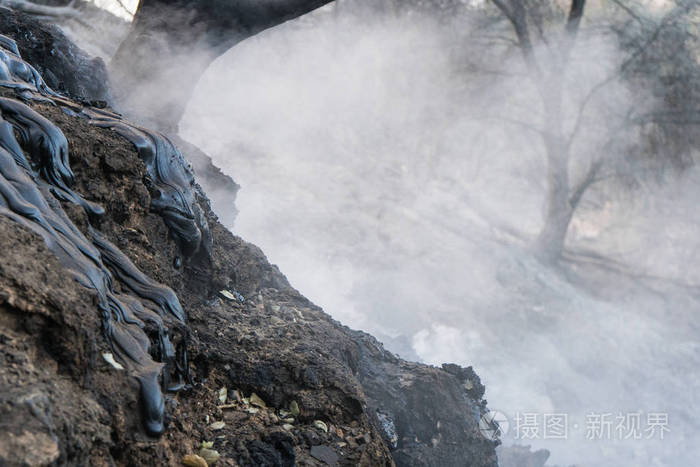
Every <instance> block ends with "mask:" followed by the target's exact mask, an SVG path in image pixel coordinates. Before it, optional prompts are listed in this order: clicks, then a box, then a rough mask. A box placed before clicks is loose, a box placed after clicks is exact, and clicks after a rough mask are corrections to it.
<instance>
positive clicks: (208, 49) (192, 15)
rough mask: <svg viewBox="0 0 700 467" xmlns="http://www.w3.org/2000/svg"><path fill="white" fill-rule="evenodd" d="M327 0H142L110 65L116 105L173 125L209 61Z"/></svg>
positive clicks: (144, 118)
mask: <svg viewBox="0 0 700 467" xmlns="http://www.w3.org/2000/svg"><path fill="white" fill-rule="evenodd" d="M330 1H331V0H238V1H230V0H141V2H140V3H139V7H138V10H137V11H136V15H135V16H134V23H133V26H132V29H131V31H130V33H129V35H128V36H127V38H126V39H125V40H124V42H122V44H121V45H120V46H119V49H118V50H117V53H116V54H115V56H114V58H113V59H112V62H111V64H110V71H111V77H112V81H113V82H112V88H113V90H114V93H115V98H116V101H117V104H118V105H119V106H120V107H121V108H122V110H124V111H126V112H127V113H129V114H130V115H132V116H134V117H136V118H139V119H140V120H142V121H145V122H148V123H149V124H151V125H154V126H156V127H159V128H161V129H163V130H174V129H176V127H177V123H178V122H179V121H180V118H181V117H182V114H183V113H184V110H185V106H186V105H187V102H188V101H189V99H190V97H191V95H192V92H193V91H194V87H195V85H196V84H197V81H198V80H199V78H200V76H201V75H202V73H204V70H205V69H206V68H207V67H208V66H209V65H210V64H211V62H212V61H213V60H214V59H215V58H216V57H218V56H219V55H221V54H223V53H224V52H225V51H226V50H228V49H230V48H231V47H233V46H234V45H236V44H237V43H239V42H241V41H242V40H244V39H247V38H248V37H251V36H253V35H255V34H257V33H259V32H260V31H263V30H265V29H268V28H271V27H273V26H276V25H278V24H281V23H283V22H285V21H287V20H290V19H293V18H296V17H298V16H301V15H303V14H305V13H308V12H310V11H312V10H315V9H316V8H319V7H321V6H323V5H325V4H326V3H330Z"/></svg>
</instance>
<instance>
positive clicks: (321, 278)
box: [181, 12, 700, 466]
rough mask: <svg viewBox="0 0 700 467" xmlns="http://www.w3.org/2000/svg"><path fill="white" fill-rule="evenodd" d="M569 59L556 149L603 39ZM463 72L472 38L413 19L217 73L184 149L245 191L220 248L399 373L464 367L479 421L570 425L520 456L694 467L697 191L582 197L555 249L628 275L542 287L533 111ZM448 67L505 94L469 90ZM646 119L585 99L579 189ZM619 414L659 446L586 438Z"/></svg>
mask: <svg viewBox="0 0 700 467" xmlns="http://www.w3.org/2000/svg"><path fill="white" fill-rule="evenodd" d="M582 44H583V45H582V46H581V47H580V48H579V49H577V50H576V53H575V54H573V56H572V57H573V58H572V60H573V63H572V70H573V71H572V74H573V75H574V76H575V79H576V82H577V85H578V86H580V87H577V88H573V89H575V90H576V91H575V92H570V93H569V94H568V96H569V97H568V98H567V101H566V106H567V109H568V113H567V115H568V117H567V119H566V121H565V125H566V126H567V127H568V128H570V127H571V126H572V125H573V122H574V120H575V116H576V111H575V110H576V109H578V106H579V104H580V102H581V99H582V98H584V97H585V94H586V92H587V90H589V89H590V88H591V86H592V85H593V84H595V83H597V82H599V81H600V80H601V79H604V78H605V77H606V76H607V75H608V73H610V72H611V70H612V69H613V66H614V63H615V60H616V58H615V53H616V52H615V50H614V47H613V45H614V44H613V42H612V40H611V39H610V38H605V37H591V38H589V39H584V40H582ZM455 51H457V52H458V53H455ZM460 51H461V52H460ZM448 52H449V53H448ZM480 52H481V53H482V54H483V49H481V46H480V45H479V43H478V41H477V40H476V39H474V42H472V43H465V44H464V45H462V44H460V43H455V39H454V35H452V34H448V33H447V31H445V30H443V29H441V28H440V27H438V26H436V25H435V24H433V23H430V22H423V21H419V20H417V19H415V18H414V19H411V20H407V19H403V20H394V19H376V20H372V21H368V20H366V19H365V20H362V21H360V20H348V19H343V20H337V19H335V18H334V16H333V15H332V14H330V13H329V12H322V13H320V14H316V16H315V17H313V18H312V20H308V19H306V20H302V21H300V22H294V23H291V24H286V25H284V26H282V27H279V28H276V29H274V30H270V31H267V32H265V33H263V34H261V35H259V36H256V37H254V38H252V39H249V40H247V41H245V42H244V43H241V44H240V45H238V46H236V47H235V48H234V49H232V50H231V51H229V52H228V53H227V54H226V55H225V56H223V57H221V58H220V59H219V60H218V61H217V62H215V63H214V65H213V66H212V67H211V69H210V70H209V71H208V72H207V73H206V75H205V76H204V77H203V78H202V80H201V82H200V84H199V86H198V89H197V91H196V92H195V95H194V97H193V99H192V101H191V104H190V107H189V109H188V112H187V114H186V116H185V118H184V120H183V122H182V124H181V129H182V130H181V131H182V135H183V136H184V137H185V138H186V139H188V140H190V141H192V142H193V143H195V144H197V145H198V146H200V147H201V148H203V149H204V150H205V151H206V152H208V153H209V154H211V155H212V156H213V158H214V162H215V163H216V164H217V165H218V166H220V167H221V168H222V169H223V170H224V172H226V173H228V174H230V175H231V176H232V177H233V178H234V179H235V180H236V181H237V182H238V183H239V184H240V185H241V186H242V189H241V191H240V193H239V196H238V201H237V207H238V208H239V210H240V213H239V215H238V219H237V221H236V225H234V226H230V227H232V229H233V230H234V232H235V233H237V234H239V235H241V236H242V237H243V238H245V239H246V240H248V241H251V242H253V243H255V244H257V245H259V246H260V247H261V248H262V249H263V250H264V251H265V252H266V254H267V255H268V257H269V258H270V260H271V261H272V262H274V263H276V264H278V265H279V267H280V269H281V270H282V272H283V273H284V274H286V275H287V277H288V278H289V279H290V281H291V283H292V284H293V285H294V286H295V287H296V288H298V289H299V290H300V291H301V292H302V293H304V294H305V295H306V296H308V297H309V298H310V299H312V300H313V301H314V302H316V303H318V304H319V305H321V306H323V307H324V309H325V310H326V311H327V312H328V313H330V314H331V315H333V316H334V317H335V318H336V319H339V320H340V321H342V322H343V323H344V324H347V325H349V326H351V327H355V328H361V329H363V330H366V331H368V332H371V333H373V334H375V335H377V336H378V337H379V338H380V339H381V340H383V341H384V342H385V343H386V344H387V346H388V347H389V348H390V349H392V350H394V351H396V352H399V353H401V354H402V355H403V356H407V357H409V358H420V359H422V360H423V361H425V362H428V363H434V364H438V363H442V362H456V363H460V364H463V365H473V366H474V368H475V370H476V371H477V373H478V374H479V375H480V376H481V377H482V380H483V381H484V383H485V384H486V388H487V392H486V397H487V399H488V401H489V406H490V407H491V408H492V409H496V410H499V411H501V412H504V413H505V414H507V415H508V416H513V415H514V414H515V413H516V412H536V413H539V414H543V413H555V412H557V413H566V414H568V417H569V422H570V424H571V425H574V424H577V425H578V429H574V428H573V426H572V427H571V428H570V432H569V439H568V440H543V439H541V436H540V439H538V440H523V441H520V442H521V443H522V444H532V445H533V446H534V447H536V448H540V447H545V448H547V449H550V450H551V452H552V457H551V458H550V461H549V462H548V463H549V464H565V465H568V464H573V463H577V464H582V465H595V466H620V465H630V466H632V465H634V466H636V465H660V466H661V465H664V466H672V465H691V464H692V463H693V462H694V459H695V458H696V457H697V456H698V455H699V454H700V451H699V448H698V446H697V444H696V443H691V440H692V439H694V438H695V437H696V436H695V433H696V431H697V429H698V422H697V420H695V419H694V416H695V414H698V413H700V410H699V409H700V407H698V405H699V404H698V396H696V394H698V393H700V377H699V376H700V370H699V368H700V346H699V345H698V343H697V342H698V340H697V337H698V325H697V324H695V322H694V320H693V316H694V315H695V314H696V309H697V307H698V291H697V289H696V288H693V287H686V286H685V285H684V284H692V283H697V282H698V281H700V276H699V275H698V274H700V267H698V266H696V265H697V264H698V260H700V242H699V241H698V239H700V235H698V233H699V232H700V230H699V229H698V227H699V226H700V215H698V213H697V209H696V207H695V203H694V200H695V199H697V198H696V196H697V194H698V186H697V180H699V179H700V175H698V174H696V173H690V174H689V175H687V176H686V178H685V179H684V180H682V181H681V182H678V184H677V185H676V186H675V187H674V188H665V189H658V190H655V191H653V192H650V191H637V192H635V193H634V195H629V196H623V195H618V193H619V190H617V189H616V188H615V185H613V184H608V185H605V186H602V187H600V186H598V187H596V188H595V189H594V190H593V191H591V192H590V193H588V194H587V196H586V202H585V204H584V205H583V206H582V208H581V210H580V211H579V212H578V213H577V215H576V218H575V220H574V222H573V224H572V228H571V237H570V239H569V243H570V245H572V246H575V247H576V248H579V249H581V248H584V247H585V248H588V249H595V251H596V252H597V253H599V254H603V255H608V256H609V257H612V258H614V259H616V260H617V261H619V262H620V263H621V264H625V265H628V267H627V269H625V270H624V271H622V272H621V271H620V269H621V268H623V266H619V267H618V266H616V269H615V268H614V269H610V268H608V267H603V266H601V265H598V264H595V259H594V258H592V257H589V258H588V259H587V260H586V261H585V262H579V263H577V264H578V265H577V266H575V267H574V266H567V267H566V268H564V269H562V270H554V269H550V268H544V267H542V266H541V265H540V264H539V263H537V262H536V261H535V260H533V259H532V258H531V254H530V252H529V251H528V249H527V238H528V237H531V236H533V235H534V234H535V233H536V232H537V230H538V229H539V227H540V225H541V222H542V205H543V196H544V183H545V166H544V162H543V158H542V147H541V144H542V143H541V139H539V136H538V134H537V133H536V131H533V128H531V127H532V126H534V127H537V125H538V122H539V118H540V117H539V104H538V100H537V96H536V95H535V93H534V92H533V91H532V89H530V88H531V87H532V86H531V84H530V83H529V82H528V81H527V78H526V77H525V75H524V74H523V70H522V69H520V67H519V65H518V63H520V61H519V60H518V58H519V57H518V56H517V54H515V52H514V51H510V50H507V49H505V48H502V49H501V50H500V56H497V57H491V56H489V57H481V56H480V55H479V54H480ZM460 53H463V54H466V55H472V56H473V57H475V58H474V61H475V62H477V64H478V65H479V66H481V67H485V66H493V67H494V68H495V69H498V70H501V71H505V72H506V73H505V74H503V73H498V74H493V75H484V74H483V73H482V74H480V75H478V76H479V77H472V78H469V77H468V76H465V74H464V73H461V72H460V70H459V68H458V67H457V65H456V64H457V63H461V62H459V60H458V57H459V55H460ZM482 71H483V70H482ZM646 100H647V99H646V98H645V95H644V93H643V92H642V91H639V90H635V91H633V92H630V91H629V90H627V89H626V88H625V87H624V86H622V85H620V84H614V83H613V84H611V85H610V86H608V87H606V89H605V90H604V91H602V92H601V93H600V95H598V96H597V97H596V98H595V99H593V100H592V103H591V104H590V105H589V107H587V110H586V114H585V115H584V118H583V123H584V124H583V125H582V129H581V132H580V133H579V135H578V137H577V139H576V140H575V144H574V147H573V148H574V149H573V152H574V155H575V157H576V160H577V161H579V162H578V163H577V164H575V165H574V176H575V177H576V176H578V175H580V173H581V172H583V171H584V170H585V168H586V164H587V161H588V160H589V158H590V157H591V155H594V154H598V153H599V151H601V150H602V149H601V147H602V143H604V142H605V140H606V139H607V137H608V136H609V129H610V128H611V127H612V126H614V124H615V123H616V122H618V121H619V119H620V118H622V117H621V115H620V114H622V113H624V112H625V111H626V110H627V109H628V108H629V107H630V106H631V105H632V104H634V105H635V106H637V107H639V106H642V105H646V103H645V102H646ZM629 136H630V135H625V134H620V136H619V137H618V139H622V138H627V137H629ZM612 148H613V149H611V147H608V148H607V149H606V150H608V151H610V154H607V155H606V156H607V157H611V158H613V157H615V153H614V148H615V145H613V146H612ZM214 203H215V206H214V207H215V210H219V211H221V210H224V209H228V206H230V204H227V203H230V201H226V200H222V199H215V200H214ZM606 264H608V265H609V263H606ZM615 264H617V263H615ZM655 277H664V280H660V279H657V278H655ZM668 278H670V279H672V280H666V279H668ZM634 411H641V412H642V413H643V414H644V415H646V414H647V413H648V412H663V413H668V415H669V423H668V428H669V429H670V432H668V433H666V434H665V439H664V440H660V439H658V436H657V437H655V438H654V439H651V440H646V439H641V440H620V441H616V440H614V439H612V440H607V439H603V440H597V441H594V440H587V439H586V436H585V435H586V415H587V414H589V413H591V412H593V413H598V414H601V413H612V414H613V418H614V416H615V415H617V413H618V412H621V413H627V412H634ZM512 423H513V420H512V419H511V428H512ZM613 438H615V436H613ZM505 441H506V444H508V443H512V442H513V440H512V439H511V438H510V436H507V437H506V439H505Z"/></svg>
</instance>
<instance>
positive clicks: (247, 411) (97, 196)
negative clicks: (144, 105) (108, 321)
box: [0, 12, 496, 466]
mask: <svg viewBox="0 0 700 467" xmlns="http://www.w3.org/2000/svg"><path fill="white" fill-rule="evenodd" d="M33 28H39V26H36V25H34V26H32V22H30V21H28V20H26V18H23V17H21V16H19V17H18V16H15V15H14V14H10V13H5V12H3V17H2V20H0V33H1V34H5V35H8V36H10V37H13V38H15V39H16V40H17V42H18V45H19V48H20V52H21V53H22V54H23V55H24V57H25V59H27V60H28V61H29V62H30V63H32V64H33V65H34V66H35V67H36V68H37V69H38V70H40V72H43V73H46V70H51V72H52V73H53V74H54V75H55V76H56V77H59V81H60V82H64V83H71V82H72V81H71V79H70V78H71V77H74V78H75V77H80V76H83V77H85V76H87V77H90V76H97V75H99V74H100V73H102V72H103V69H104V68H103V66H102V65H100V64H99V63H98V62H94V61H90V60H89V59H88V60H87V61H84V60H82V59H80V60H77V61H76V60H74V59H73V58H74V57H79V56H80V54H79V52H75V51H74V52H72V53H71V54H66V53H61V54H58V55H56V54H51V53H50V51H51V50H57V49H56V47H58V46H56V45H55V43H54V42H52V41H54V37H56V36H55V32H50V33H46V31H50V29H46V28H44V29H41V30H39V29H37V30H35V29H33ZM42 28H43V26H42ZM51 44H54V45H51ZM56 56H58V57H59V58H61V57H63V58H62V59H60V60H59V61H54V59H55V57H56ZM72 57H73V58H72ZM90 64H92V65H93V68H91V69H89V70H87V72H86V70H85V69H84V68H83V67H85V66H88V65H90ZM90 70H92V71H90ZM60 77H63V78H60ZM47 81H48V82H49V85H51V82H50V81H49V80H47ZM83 84H85V83H83ZM70 86H72V85H68V84H66V86H65V90H66V91H67V92H68V93H69V94H71V95H72V97H74V98H79V99H82V98H87V99H88V100H92V99H94V98H95V97H96V95H82V96H81V95H80V92H77V91H71V89H69V88H70ZM76 86H77V87H75V88H74V89H80V83H78V84H76ZM88 88H89V86H87V85H86V87H85V89H88ZM58 89H59V90H60V89H61V87H60V86H58ZM0 95H3V96H13V92H12V91H11V90H4V89H2V88H0ZM32 107H33V108H34V110H36V111H37V112H39V113H40V114H42V115H43V116H45V117H46V118H48V119H50V120H51V121H52V122H54V123H55V124H56V125H58V126H59V127H60V128H61V130H62V131H63V133H64V134H65V135H66V137H67V139H68V145H69V150H70V163H71V166H72V169H73V171H74V172H75V178H76V184H75V187H74V188H75V191H76V192H78V193H80V194H81V195H83V196H84V197H85V198H86V199H88V200H89V201H92V202H95V203H98V204H100V205H102V206H103V207H104V208H105V210H106V215H105V216H104V218H103V219H102V220H101V222H100V223H99V225H95V224H93V227H94V228H96V229H97V230H99V231H100V232H101V233H102V234H103V235H104V236H105V237H106V238H107V239H108V240H110V241H111V242H112V243H114V244H115V245H116V246H117V247H119V248H120V249H121V250H122V251H123V252H124V253H125V254H126V255H127V256H128V257H129V258H130V259H131V260H132V261H133V262H134V263H135V264H136V265H137V266H138V267H139V268H140V269H141V270H142V271H143V272H144V273H146V274H148V275H149V276H150V277H152V278H154V279H155V280H157V281H159V282H161V283H163V284H166V285H168V286H169V287H171V288H172V289H173V290H175V292H177V294H178V297H179V299H180V302H181V303H182V305H183V307H184V309H185V310H186V312H187V314H188V315H189V343H188V347H187V348H188V353H189V365H190V372H191V375H192V381H191V384H189V385H188V386H187V387H186V388H185V389H184V390H182V391H180V392H178V393H172V394H168V396H167V400H166V417H167V418H166V424H167V427H166V433H165V435H164V436H163V437H162V438H160V439H153V438H150V437H148V436H147V435H146V434H145V433H144V431H143V428H142V424H141V420H140V410H139V401H138V390H137V382H136V381H135V380H134V379H133V378H126V377H124V373H123V371H124V370H119V369H117V368H115V367H114V366H113V365H111V364H110V363H108V361H106V360H105V359H104V358H103V355H104V354H106V353H109V352H110V349H109V347H108V346H107V343H106V341H105V339H104V338H103V335H102V332H101V329H100V317H99V314H98V312H97V308H96V297H95V296H94V295H93V294H92V293H91V292H90V291H89V290H88V289H86V288H84V287H82V286H81V285H80V284H78V283H77V282H75V281H74V280H73V279H72V278H71V277H70V275H68V274H66V273H65V271H64V270H63V269H62V267H61V265H60V264H59V262H58V261H57V260H56V258H54V257H53V255H52V254H51V252H50V251H49V249H48V248H47V247H46V246H45V245H44V243H43V240H42V239H41V237H39V236H38V235H36V234H34V233H32V232H30V231H28V230H26V229H24V228H23V227H21V226H20V225H19V224H16V223H14V222H12V221H11V220H9V219H7V218H5V217H2V216H0V249H1V251H2V252H3V253H2V261H0V424H1V425H2V429H1V430H0V465H49V464H59V465H97V466H99V465H181V462H182V459H183V458H184V457H185V456H186V455H190V454H199V455H200V456H202V457H205V458H206V457H207V456H208V455H209V459H210V460H211V459H212V458H211V456H210V454H211V452H207V450H209V451H211V450H215V451H217V452H218V454H219V455H220V456H221V457H220V459H219V460H218V462H217V465H267V466H272V465H328V464H331V465H332V464H333V463H337V464H339V465H368V466H379V465H392V464H393V463H394V462H395V463H396V464H397V465H433V466H451V465H455V466H457V465H469V466H495V465H496V455H495V449H494V448H495V445H494V443H493V442H490V441H487V440H486V439H485V438H483V437H481V435H480V433H479V429H478V421H479V417H480V415H481V414H482V413H484V411H485V410H486V408H485V401H483V400H482V397H483V386H481V384H480V382H479V380H478V377H477V376H476V375H475V374H474V372H473V371H472V370H471V369H470V368H467V369H465V368H460V367H458V366H456V365H447V366H444V367H443V368H436V367H430V366H426V365H422V364H417V363H410V362H406V361H404V360H401V359H399V358H397V357H396V356H394V355H393V354H391V353H390V352H387V351H386V350H384V349H383V347H382V346H381V344H380V343H379V342H377V341H376V340H375V339H374V338H372V337H371V336H369V335H367V334H365V333H361V332H357V331H352V330H350V329H348V328H347V327H344V326H342V325H340V324H339V323H337V322H336V321H334V320H332V319H331V318H330V317H329V316H328V315H326V314H325V313H324V312H323V311H322V310H321V309H320V308H318V307H317V306H315V305H313V304H312V303H310V302H309V301H308V300H307V299H305V298H304V297H303V296H301V295H300V294H299V292H297V291H296V290H295V289H293V288H292V287H291V286H290V285H289V283H288V282H287V280H286V278H285V277H284V276H283V275H282V274H281V273H280V271H279V270H278V269H277V268H276V267H275V266H273V265H270V264H269V263H268V262H267V260H266V258H265V255H264V254H263V253H262V251H260V249H259V248H257V247H255V246H254V245H251V244H249V243H247V242H245V241H244V240H242V239H240V238H239V237H236V236H235V235H233V234H232V233H231V232H229V231H228V230H226V229H225V228H224V227H223V226H222V225H221V224H219V223H218V222H217V218H216V216H215V215H214V213H213V212H212V211H211V209H210V208H209V206H208V203H207V202H206V200H203V201H201V208H202V209H203V211H204V212H205V214H206V217H207V220H208V222H209V225H210V227H211V233H212V236H213V250H212V255H211V258H210V259H207V258H201V257H200V258H195V259H193V260H186V261H185V262H184V264H183V265H182V267H180V268H176V267H175V266H174V263H175V258H176V257H178V256H179V254H178V251H177V246H176V244H175V242H174V241H173V240H172V239H171V238H170V236H169V233H168V229H167V227H166V226H165V224H164V223H163V220H162V219H161V217H159V216H158V215H157V214H155V213H153V212H151V211H150V210H149V205H150V195H149V191H148V189H147V188H146V186H145V184H144V177H145V175H146V167H145V166H144V163H143V162H142V161H141V159H140V158H139V156H138V154H137V152H136V150H135V148H134V147H133V146H132V145H131V144H130V143H129V142H128V141H127V140H126V139H124V138H122V137H120V136H118V135H117V134H116V133H114V132H112V131H111V130H109V129H104V128H98V127H95V126H91V125H89V124H88V122H87V121H86V120H84V119H80V118H77V117H73V116H70V115H68V114H66V113H64V112H63V111H62V110H61V109H60V108H58V107H56V106H51V105H48V104H37V103H34V104H32ZM181 149H182V150H183V152H184V154H185V156H186V157H189V156H190V153H191V152H193V149H192V148H188V147H187V146H186V145H185V147H182V148H181ZM63 208H64V210H65V211H66V212H67V213H68V215H69V216H70V218H71V220H72V221H73V223H74V224H75V225H77V226H78V227H79V228H80V229H81V230H83V231H84V232H85V231H87V227H88V219H87V216H86V215H85V213H84V212H83V210H82V209H80V208H78V207H77V206H75V205H71V204H69V203H63ZM222 388H226V391H222ZM253 393H254V394H255V395H256V397H251V396H252V394H253ZM203 442H205V443H212V444H211V446H210V445H209V444H206V445H205V446H204V449H202V443H203Z"/></svg>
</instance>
